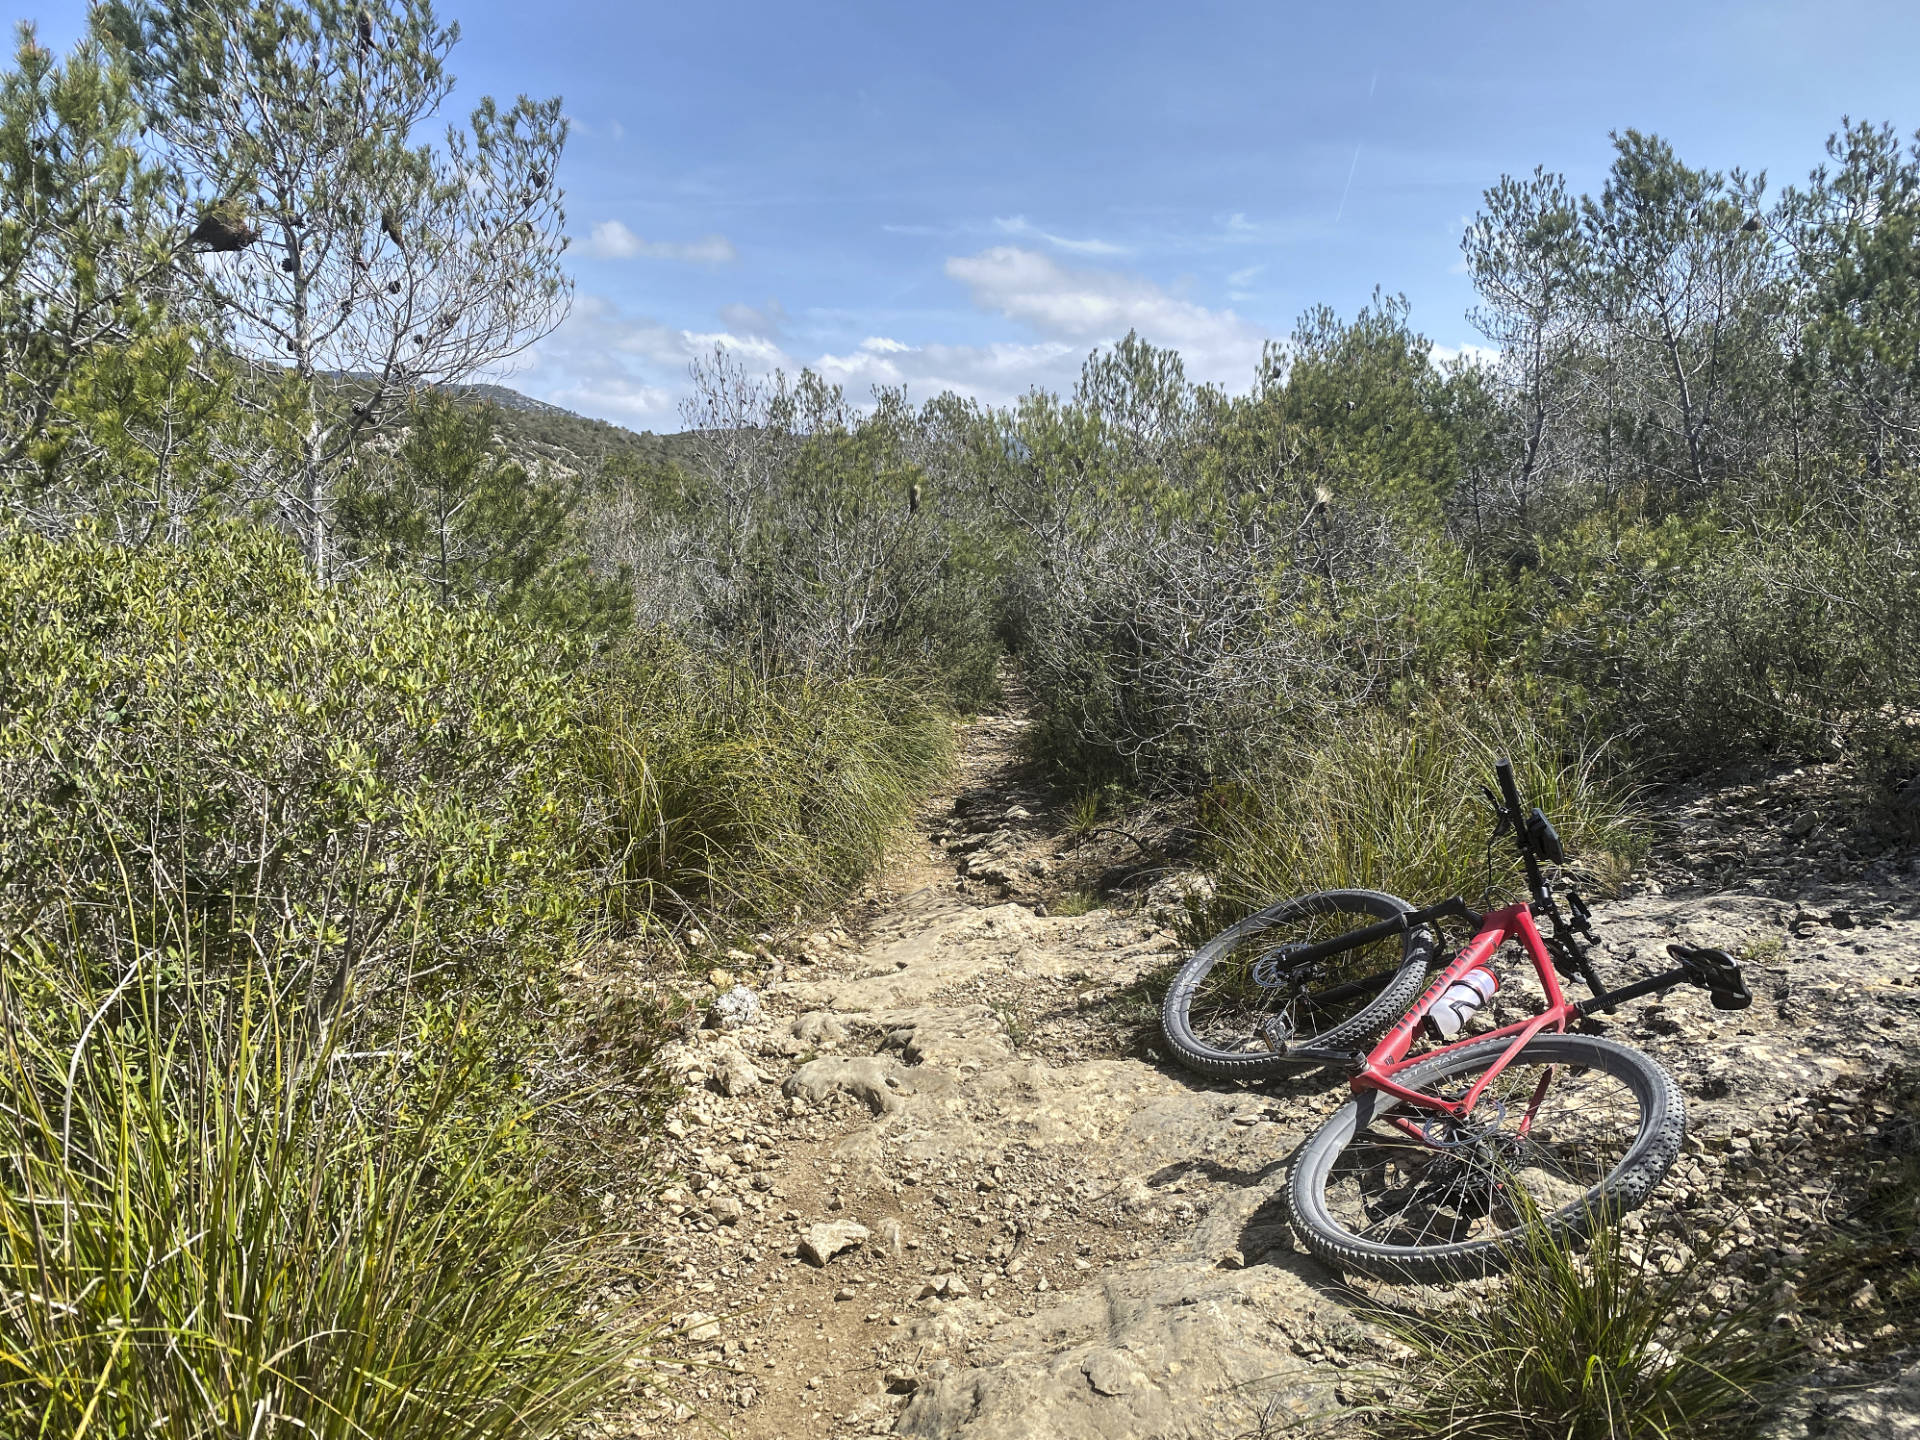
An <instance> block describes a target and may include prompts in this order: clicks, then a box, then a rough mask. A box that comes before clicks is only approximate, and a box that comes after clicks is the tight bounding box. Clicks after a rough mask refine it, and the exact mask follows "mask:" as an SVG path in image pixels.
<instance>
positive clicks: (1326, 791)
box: [1203, 692, 1638, 928]
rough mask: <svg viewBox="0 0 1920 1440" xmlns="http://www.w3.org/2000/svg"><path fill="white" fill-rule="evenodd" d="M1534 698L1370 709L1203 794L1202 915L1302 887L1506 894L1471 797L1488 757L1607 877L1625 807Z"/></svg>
mask: <svg viewBox="0 0 1920 1440" xmlns="http://www.w3.org/2000/svg"><path fill="white" fill-rule="evenodd" d="M1538 703H1539V702H1538V700H1537V699H1533V698H1530V697H1527V696H1526V695H1524V694H1502V693H1500V692H1494V693H1491V694H1488V695H1484V696H1480V697H1448V699H1447V701H1446V702H1445V703H1442V702H1432V703H1429V704H1427V705H1425V706H1423V707H1422V708H1420V709H1418V710H1416V711H1413V712H1411V713H1404V714H1403V713H1396V712H1394V711H1392V710H1389V709H1380V710H1369V711H1366V712H1362V713H1360V714H1358V715H1355V716H1352V717H1349V719H1347V720H1346V721H1345V722H1344V723H1342V724H1341V725H1339V726H1337V727H1334V728H1332V729H1330V730H1329V731H1327V732H1326V733H1324V734H1322V735H1320V736H1318V737H1312V738H1305V737H1303V738H1302V739H1300V740H1298V741H1297V742H1296V743H1295V744H1294V745H1293V746H1292V748H1290V749H1289V750H1288V751H1287V752H1285V753H1284V754H1283V755H1282V756H1281V757H1279V759H1278V760H1277V761H1276V763H1275V764H1274V765H1272V766H1271V767H1270V768H1268V769H1265V770H1263V771H1262V772H1261V773H1260V774H1259V775H1258V776H1256V777H1254V778H1251V779H1249V780H1247V781H1244V782H1241V783H1240V784H1238V785H1234V786H1230V787H1222V788H1220V789H1218V790H1216V791H1215V792H1213V793H1211V794H1210V795H1209V796H1208V797H1207V802H1206V805H1205V807H1204V810H1203V818H1204V819H1205V821H1206V823H1207V827H1208V830H1209V832H1210V835H1211V839H1210V842H1209V854H1210V858H1211V860H1212V862H1213V865H1214V867H1215V868H1216V870H1217V872H1218V875H1219V896H1218V900H1217V902H1216V906H1217V909H1218V911H1219V912H1220V913H1219V914H1217V915H1215V916H1211V917H1209V918H1210V920H1211V919H1221V918H1227V917H1230V916H1233V915H1238V914H1242V913H1246V912H1247V911H1250V910H1253V909H1257V908H1258V907H1260V906H1262V905H1265V904H1268V903H1270V902H1271V901H1272V900H1274V899H1275V898H1277V897H1280V896H1285V895H1298V894H1303V893H1305V892H1307V891H1310V890H1326V889H1344V888H1352V887H1358V888H1362V889H1373V890H1384V891H1386V892H1387V893H1389V894H1392V895H1400V896H1403V897H1406V898H1408V899H1411V900H1412V901H1413V902H1414V903H1416V904H1424V903H1427V902H1430V901H1433V900H1437V899H1441V898H1444V897H1445V896H1448V895H1453V894H1461V895H1465V896H1467V897H1468V898H1469V900H1470V901H1471V900H1475V899H1477V898H1478V897H1479V896H1480V894H1481V892H1482V891H1483V890H1486V889H1487V888H1488V886H1489V882H1490V881H1491V886H1492V890H1493V894H1494V895H1495V896H1496V897H1498V896H1500V895H1502V894H1505V893H1511V892H1512V891H1513V890H1514V888H1515V887H1516V885H1517V883H1518V881H1519V876H1518V861H1517V859H1516V858H1515V857H1514V855H1513V852H1512V847H1511V846H1510V845H1507V844H1501V845H1499V846H1497V847H1495V848H1494V850H1493V851H1492V852H1491V854H1490V852H1489V849H1488V844H1487V839H1488V835H1489V834H1490V832H1491V830H1492V823H1493V822H1492V813H1491V811H1490V810H1489V809H1488V807H1487V805H1486V803H1485V801H1484V800H1483V799H1482V798H1481V787H1483V786H1485V785H1487V784H1490V783H1491V780H1492V775H1493V760H1494V757H1495V756H1496V755H1500V754H1506V755H1510V756H1511V757H1512V758H1513V762H1514V769H1515V773H1516V778H1517V779H1518V782H1519V784H1520V788H1521V793H1522V794H1523V795H1524V796H1525V797H1526V800H1527V803H1528V804H1529V805H1538V806H1540V807H1541V808H1542V809H1543V810H1545V811H1546V812H1547V814H1548V815H1549V816H1550V817H1552V819H1553V823H1554V825H1555V827H1556V828H1558V829H1559V831H1560V833H1561V836H1562V838H1563V839H1564V840H1565V842H1566V847H1567V852H1568V855H1569V856H1570V857H1572V859H1573V860H1574V862H1575V864H1576V867H1577V869H1578V871H1579V872H1580V873H1582V875H1583V877H1584V878H1586V880H1587V883H1589V884H1591V885H1594V886H1597V887H1598V888H1600V889H1603V890H1604V889H1607V888H1609V887H1610V886H1611V885H1613V884H1615V883H1617V882H1618V880H1619V879H1621V878H1623V876H1624V874H1625V870H1626V867H1627V864H1628V862H1629V861H1630V860H1631V859H1632V858H1633V856H1634V854H1635V852H1636V850H1637V848H1638V840H1637V837H1636V835H1635V832H1634V829H1633V823H1632V815H1631V812H1630V810H1629V809H1628V808H1627V806H1626V804H1625V802H1624V800H1623V798H1622V796H1621V793H1620V790H1619V788H1618V786H1617V785H1615V784H1610V783H1609V780H1608V777H1607V775H1606V773H1605V771H1604V770H1603V769H1602V767H1601V765H1600V763H1599V762H1600V757H1599V756H1598V755H1596V754H1594V753H1592V752H1583V751H1581V750H1579V749H1578V748H1576V747H1574V746H1572V745H1571V744H1570V743H1569V741H1568V739H1567V737H1566V736H1565V734H1564V732H1563V730H1562V729H1561V728H1560V727H1559V726H1558V725H1556V724H1555V723H1554V722H1553V721H1552V719H1551V718H1550V717H1549V716H1547V715H1543V714H1542V713H1541V712H1540V711H1539V709H1538V708H1537V706H1538ZM1490 864H1491V871H1490V868H1489V867H1490ZM1216 928H1217V927H1216Z"/></svg>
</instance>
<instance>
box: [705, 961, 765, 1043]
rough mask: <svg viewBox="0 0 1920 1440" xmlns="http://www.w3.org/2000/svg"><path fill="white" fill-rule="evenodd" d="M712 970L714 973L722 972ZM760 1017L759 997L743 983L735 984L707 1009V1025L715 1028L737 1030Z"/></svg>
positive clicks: (720, 972)
mask: <svg viewBox="0 0 1920 1440" xmlns="http://www.w3.org/2000/svg"><path fill="white" fill-rule="evenodd" d="M722 973H723V972H722V971H718V970H716V971H714V974H716V975H719V974H722ZM759 1018H760V997H759V996H758V995H756V994H754V993H753V991H751V990H749V989H748V988H747V987H746V986H745V985H735V986H734V987H733V988H732V989H731V990H728V991H727V993H726V994H724V995H722V996H720V998H719V999H717V1000H715V1001H714V1002H713V1004H712V1006H711V1007H709V1009H708V1010H707V1025H708V1026H709V1028H711V1029H715V1030H738V1029H740V1028H741V1027H742V1026H744V1025H752V1024H753V1023H755V1022H756V1021H757V1020H759Z"/></svg>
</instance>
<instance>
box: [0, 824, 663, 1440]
mask: <svg viewBox="0 0 1920 1440" xmlns="http://www.w3.org/2000/svg"><path fill="white" fill-rule="evenodd" d="M375 868H377V862H376V867H375ZM154 883H155V888H154V889H152V890H150V891H145V892H141V891H133V890H129V892H128V895H127V897H126V910H125V911H124V912H115V913H114V915H113V919H112V921H111V922H110V923H105V924H103V923H101V922H100V921H99V920H98V919H97V918H95V919H89V920H86V921H84V922H80V923H78V924H73V923H69V921H70V916H71V915H72V913H73V912H72V911H71V910H69V909H67V908H65V907H67V906H77V905H81V904H89V903H92V902H91V901H90V899H89V898H88V897H86V896H85V895H83V894H80V893H76V892H74V891H71V890H68V891H66V892H64V893H62V892H61V891H60V889H59V887H58V886H57V885H51V884H50V885H48V886H47V888H46V889H44V890H43V891H42V897H43V899H45V900H46V901H47V902H48V904H47V907H46V909H45V910H44V911H43V912H42V915H41V917H40V918H39V919H37V920H36V921H34V922H33V923H32V924H31V925H30V927H29V928H28V929H27V930H26V931H24V932H19V933H15V934H13V935H11V936H10V938H9V939H8V940H7V941H6V943H5V947H4V949H3V950H0V960H4V964H0V1431H4V1432H5V1433H6V1434H8V1435H55V1434H58V1435H71V1436H75V1437H80V1436H83V1435H88V1434H92V1435H101V1436H105V1435H128V1436H132V1435H140V1436H155V1437H164V1440H212V1437H216V1436H234V1435H277V1434H283V1433H298V1434H301V1435H311V1436H321V1437H333V1440H359V1437H364V1436H368V1435H379V1436H382V1437H387V1440H451V1437H461V1440H489V1437H500V1440H536V1437H542V1436H550V1435H559V1434H562V1433H574V1432H573V1430H572V1428H571V1422H573V1421H575V1420H577V1418H578V1417H579V1415H580V1413H581V1412H582V1411H583V1410H584V1409H586V1408H587V1406H588V1405H589V1404H590V1403H592V1402H593V1401H594V1400H595V1399H596V1398H597V1397H598V1396H600V1395H601V1394H603V1393H604V1392H605V1390H606V1388H607V1387H608V1385H609V1384H610V1383H611V1382H612V1381H613V1379H614V1377H615V1374H616V1367H617V1366H618V1365H619V1362H620V1360H621V1358H622V1354H623V1352H624V1351H625V1350H626V1349H627V1348H628V1347H629V1345H630V1344H631V1343H633V1341H634V1340H638V1339H639V1338H641V1337H638V1336H635V1337H632V1338H631V1339H628V1340H623V1339H622V1338H621V1337H619V1336H618V1335H617V1334H616V1333H615V1332H614V1331H612V1330H611V1329H609V1328H607V1327H606V1326H605V1325H604V1323H602V1324H599V1325H596V1324H595V1323H594V1322H593V1321H592V1320H590V1319H589V1318H587V1317H586V1316H585V1315H583V1313H582V1311H581V1307H580V1303H579V1301H580V1294H581V1292H582V1290H584V1289H585V1287H586V1286H587V1284H589V1283H590V1277H591V1271H590V1270H589V1266H588V1261H589V1257H588V1256H587V1255H586V1254H585V1253H584V1252H582V1251H581V1250H579V1249H578V1248H576V1247H574V1246H571V1245H569V1244H567V1243H565V1242H564V1241H563V1240H562V1239H561V1238H560V1237H559V1235H558V1233H557V1232H556V1230H555V1227H554V1223H553V1222H554V1218H555V1217H554V1214H553V1203H552V1198H551V1196H552V1194H553V1187H552V1185H551V1184H550V1183H549V1181H548V1180H547V1178H546V1177H545V1176H543V1174H542V1173H541V1170H540V1167H539V1166H538V1164H537V1163H535V1162H536V1152H535V1151H534V1149H533V1146H532V1138H533V1137H532V1133H531V1131H530V1128H529V1125H528V1118H529V1117H528V1115H527V1112H526V1111H525V1109H524V1107H523V1106H522V1105H518V1104H501V1103H500V1102H499V1099H498V1095H499V1082H498V1079H497V1075H496V1071H497V1061H496V1059H495V1057H493V1056H492V1055H490V1054H489V1053H487V1051H486V1048H485V1047H484V1046H481V1045H474V1044H464V1045H463V1044H460V1043H458V1039H457V1031H450V1030H448V1029H447V1028H446V1027H444V1026H440V1025H438V1024H437V1022H435V1021H433V1020H432V1018H431V1017H430V1016H428V1015H426V1014H421V1015H418V1016H412V1017H407V1018H406V1019H405V1020H403V1022H402V1023H401V1024H400V1025H399V1026H397V1027H396V1030H395V1032H394V1038H395V1039H399V1040H401V1041H402V1044H403V1046H404V1048H401V1047H398V1046H390V1047H383V1048H381V1049H378V1050H373V1051H367V1050H358V1051H352V1052H350V1051H349V1049H348V1047H346V1046H344V1045H342V1044H340V1043H339V1038H338V1037H339V1033H340V1032H338V1031H324V1030H323V1031H322V1032H320V1033H319V1034H318V1035H316V1034H315V1032H314V1030H313V1028H312V1026H311V1024H310V1022H309V1020H308V1018H307V1017H306V1016H305V1015H304V1014H303V1013H302V1011H301V1010H300V1009H299V1007H298V1006H289V1005H288V1004H287V1003H286V998H285V997H286V995H287V993H288V992H289V991H293V992H295V993H297V992H298V989H299V986H300V980H299V975H300V972H301V971H302V970H303V969H304V966H305V957H304V955H302V954H301V953H300V950H301V948H302V947H301V946H299V945H297V944H296V945H293V946H289V944H288V942H287V937H286V936H285V934H284V931H283V928H282V927H281V926H280V925H279V923H278V922H277V918H276V917H275V916H274V915H273V914H272V910H273V904H272V901H271V897H268V898H267V901H266V903H265V904H262V905H261V906H260V907H259V908H257V909H254V910H252V911H251V912H249V913H248V914H247V915H245V916H244V917H242V916H236V917H233V918H232V920H231V921H230V922H229V924H226V925H222V926H220V927H218V928H217V929H213V930H208V929H204V928H201V922H199V921H198V920H196V918H195V912H196V911H197V910H198V908H199V906H198V903H197V902H198V898H199V897H197V896H195V895H192V894H189V893H187V892H186V891H185V890H184V888H183V887H182V886H181V885H180V882H179V881H178V880H177V879H173V878H167V879H160V878H158V877H156V879H155V882H154ZM232 928H239V929H241V930H242V931H243V936H244V939H245V940H246V942H247V943H248V948H249V949H250V950H251V951H252V954H251V957H250V959H249V960H248V961H247V963H246V965H245V968H244V969H243V970H242V971H240V972H238V973H236V972H235V971H234V970H233V968H232V966H231V962H230V955H231V951H232V947H233V944H234V940H235V936H234V934H233V933H232ZM418 938H421V939H426V938H427V937H425V936H424V935H421V936H419V937H418ZM460 1018H461V1019H463V1020H464V1018H465V1017H460Z"/></svg>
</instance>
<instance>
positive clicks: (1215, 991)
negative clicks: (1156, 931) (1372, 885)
mask: <svg viewBox="0 0 1920 1440" xmlns="http://www.w3.org/2000/svg"><path fill="white" fill-rule="evenodd" d="M1412 910H1413V907H1412V906H1411V905H1409V904H1407V902H1406V901H1404V900H1401V899H1399V898H1397V897H1396V896H1393V895H1384V894H1382V893H1380V892H1379V891H1377V890H1322V891H1319V892H1317V893H1315V894H1312V895H1302V896H1299V897H1297V898H1295V899H1292V900H1281V901H1278V902H1276V903H1275V904H1272V905H1269V906H1267V908H1266V909H1264V910H1261V911H1260V912H1258V913H1257V914H1254V915H1249V916H1248V917H1247V918H1246V919H1244V920H1242V921H1240V922H1239V923H1238V924H1236V925H1230V926H1228V927H1227V928H1226V929H1225V930H1222V931H1221V932H1220V933H1219V934H1218V935H1216V936H1214V937H1213V938H1212V939H1211V940H1209V941H1207V943H1206V944H1204V945H1202V946H1201V947H1200V948H1199V949H1198V950H1196V951H1194V953H1193V955H1192V956H1191V958H1189V959H1188V961H1187V963H1186V964H1185V965H1183V966H1182V967H1181V969H1180V973H1179V974H1178V975H1177V976H1175V977H1174V982H1173V984H1172V986H1171V987H1170V988H1169V989H1168V990H1167V996H1166V1000H1165V1001H1164V1002H1163V1003H1162V1005H1161V1007H1160V1028H1161V1030H1162V1031H1163V1032H1164V1033H1165V1035H1166V1037H1167V1044H1168V1045H1170V1046H1171V1047H1172V1048H1173V1052H1174V1054H1175V1055H1177V1056H1178V1057H1179V1058H1180V1060H1181V1062H1182V1063H1184V1064H1185V1065H1187V1066H1189V1067H1190V1068H1192V1069H1194V1070H1197V1071H1199V1072H1200V1073H1201V1074H1203V1075H1214V1076H1219V1077H1221V1078H1224V1079H1240V1080H1258V1079H1264V1078H1268V1077H1271V1076H1275V1075H1288V1074H1295V1073H1297V1072H1299V1071H1301V1070H1309V1069H1312V1068H1313V1067H1314V1066H1316V1065H1318V1064H1320V1063H1321V1062H1320V1061H1318V1060H1305V1059H1301V1058H1300V1057H1298V1056H1289V1055H1288V1054H1287V1052H1286V1049H1285V1048H1275V1046H1276V1043H1277V1044H1278V1045H1280V1046H1282V1047H1292V1046H1313V1047H1316V1048H1320V1049H1327V1050H1341V1049H1348V1050H1353V1049H1359V1048H1361V1047H1362V1046H1364V1045H1366V1044H1367V1043H1368V1042H1370V1041H1372V1040H1374V1039H1375V1038H1377V1037H1378V1036H1379V1035H1380V1034H1382V1033H1383V1032H1384V1031H1385V1030H1386V1028H1387V1027H1388V1026H1389V1025H1391V1024H1392V1023H1393V1022H1394V1021H1395V1020H1397V1019H1399V1018H1400V1016H1401V1015H1402V1014H1404V1013H1405V1011H1406V1008H1407V1006H1408V1005H1409V1004H1411V1003H1412V1001H1413V999H1414V997H1415V996H1416V995H1418V994H1419V992H1420V983H1421V981H1422V980H1423V979H1424V978H1425V976H1426V973H1427V969H1428V967H1429V966H1430V965H1431V964H1432V963H1433V957H1434V952H1435V950H1436V948H1437V946H1438V943H1439V942H1438V940H1437V939H1436V937H1435V936H1434V933H1433V932H1432V931H1431V930H1429V929H1426V928H1424V927H1422V928H1419V929H1414V930H1410V931H1407V932H1405V933H1404V934H1400V935H1392V936H1389V937H1387V938H1386V939H1384V940H1376V941H1374V942H1373V943H1371V944H1368V945H1363V946H1359V947H1356V948H1355V949H1353V950H1348V951H1344V952H1342V953H1341V954H1338V955H1332V956H1329V957H1328V958H1326V959H1325V960H1319V961H1315V962H1313V963H1312V964H1308V965H1299V964H1290V963H1288V961H1287V959H1286V949H1287V947H1290V946H1299V945H1309V944H1318V943H1319V942H1321V941H1324V940H1330V939H1332V938H1334V937H1335V936H1337V935H1341V934H1345V933H1346V932H1348V931H1352V930H1359V929H1363V928H1365V927H1366V926H1369V925H1376V924H1378V923H1379V922H1380V921H1382V920H1391V919H1393V918H1395V917H1397V916H1400V915H1407V914H1410V913H1412Z"/></svg>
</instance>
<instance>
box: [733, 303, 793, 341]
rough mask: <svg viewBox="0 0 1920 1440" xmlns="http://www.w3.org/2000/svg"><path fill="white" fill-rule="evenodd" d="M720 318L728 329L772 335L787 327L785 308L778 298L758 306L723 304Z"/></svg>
mask: <svg viewBox="0 0 1920 1440" xmlns="http://www.w3.org/2000/svg"><path fill="white" fill-rule="evenodd" d="M720 319H721V322H722V323H723V324H725V325H726V327H727V328H728V329H729V330H739V331H741V332H742V333H744V334H747V335H762V336H768V337H773V336H777V335H779V334H780V333H781V332H782V331H784V330H785V329H786V328H787V308H786V306H784V305H782V304H781V303H780V302H779V301H778V300H769V301H768V302H767V303H766V304H764V305H760V306H753V305H723V306H721V307H720Z"/></svg>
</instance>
